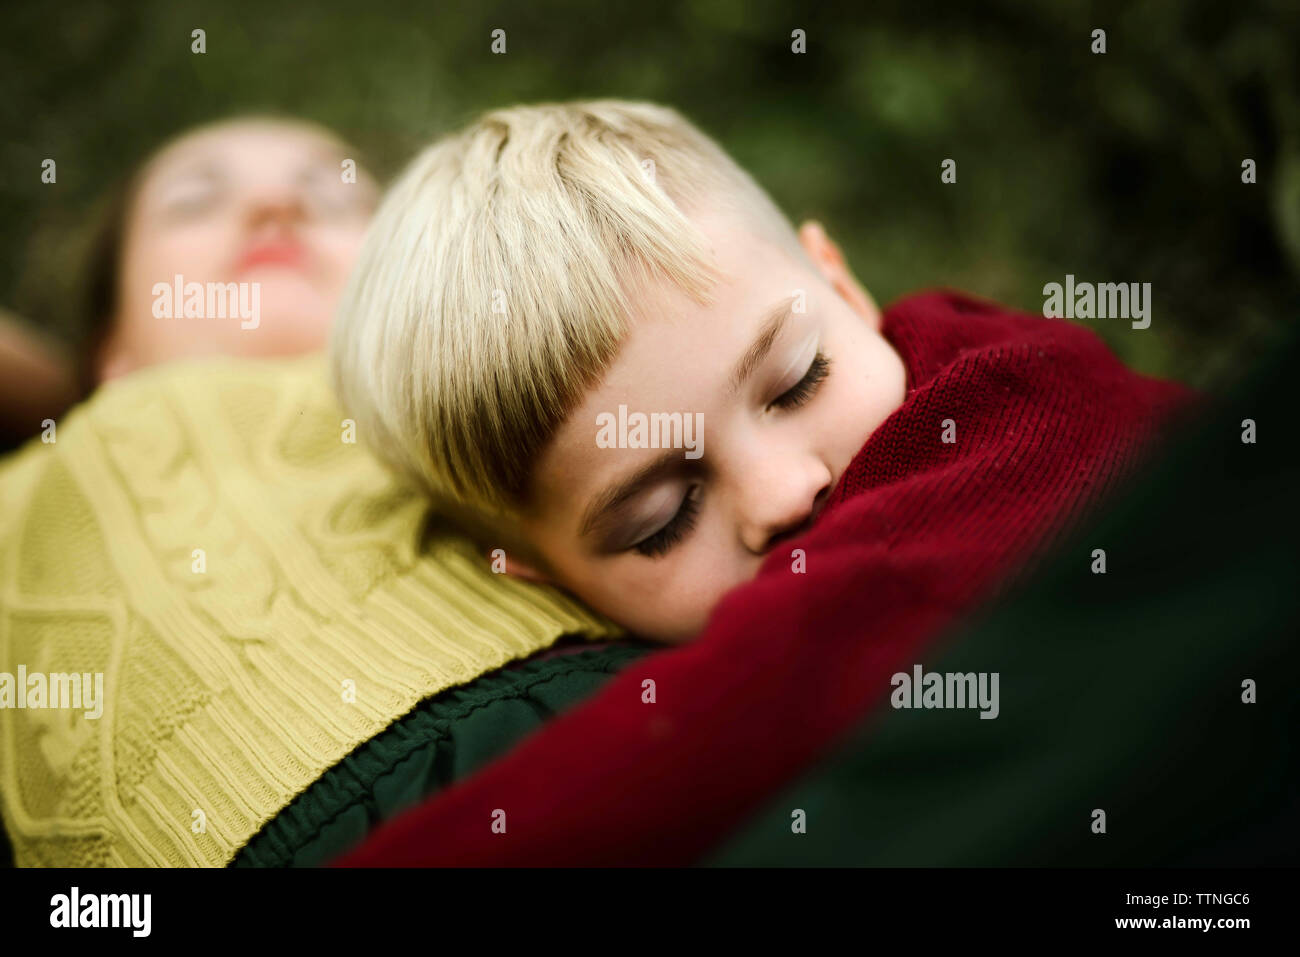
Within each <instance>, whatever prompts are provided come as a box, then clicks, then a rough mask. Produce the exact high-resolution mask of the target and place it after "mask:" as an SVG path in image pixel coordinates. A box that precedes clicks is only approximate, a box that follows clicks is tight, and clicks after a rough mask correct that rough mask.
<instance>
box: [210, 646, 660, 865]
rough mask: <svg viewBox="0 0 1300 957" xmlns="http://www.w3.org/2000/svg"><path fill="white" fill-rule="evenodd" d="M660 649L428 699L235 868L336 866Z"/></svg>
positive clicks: (621, 649)
mask: <svg viewBox="0 0 1300 957" xmlns="http://www.w3.org/2000/svg"><path fill="white" fill-rule="evenodd" d="M655 648H656V646H654V645H651V644H649V643H646V642H641V641H636V640H633V639H624V640H621V641H617V642H610V643H609V644H607V645H604V646H602V647H598V648H592V649H590V650H586V651H581V652H574V653H572V654H566V655H561V656H558V657H554V658H548V659H543V660H530V661H525V662H522V663H521V664H520V665H518V666H517V667H515V668H506V669H501V670H498V671H494V672H492V673H490V674H487V675H484V676H483V677H481V678H478V679H477V680H475V681H472V682H470V683H469V684H466V685H462V686H461V687H458V688H451V689H449V690H447V691H445V692H443V693H441V694H439V695H436V696H434V697H432V698H429V699H427V700H426V701H424V702H422V703H421V704H420V705H419V706H418V707H417V708H415V709H414V710H413V711H412V712H411V713H410V714H408V715H406V717H404V718H402V719H401V720H399V721H397V722H395V723H394V724H393V725H392V726H390V727H389V728H388V729H386V730H385V731H383V732H382V733H381V734H379V735H376V736H375V737H374V738H372V739H371V740H370V741H368V742H366V743H365V744H364V745H362V746H361V747H359V748H358V749H357V750H355V751H354V752H352V753H351V754H350V755H348V756H347V757H346V758H344V759H343V761H342V762H341V763H340V764H338V765H336V766H335V767H333V768H331V769H330V770H328V771H326V772H325V774H323V775H322V776H321V777H320V778H319V779H318V780H317V781H316V782H315V783H314V784H313V785H312V786H311V787H310V788H308V789H307V791H305V792H304V793H303V794H302V795H300V796H299V797H298V798H297V799H296V800H294V801H293V803H292V804H290V805H289V806H288V807H286V808H285V809H284V810H283V811H281V812H280V813H279V814H277V815H276V816H275V817H274V818H273V819H272V820H271V821H269V822H268V823H267V824H266V826H265V827H263V828H262V830H261V831H260V832H258V834H257V835H256V836H255V837H254V838H253V839H252V840H251V841H250V842H249V843H248V844H247V845H245V846H244V848H242V849H241V850H240V851H239V853H238V854H237V855H236V856H235V859H234V860H233V861H232V862H231V866H233V867H288V866H294V867H303V866H315V865H319V864H323V863H326V862H328V861H330V860H333V859H334V858H336V857H338V856H340V855H341V854H343V853H345V852H346V851H348V850H350V849H352V848H353V847H355V846H356V845H357V844H359V843H360V842H361V841H362V840H363V839H364V838H365V837H366V836H367V835H368V834H369V833H370V831H371V830H372V829H373V828H374V827H375V826H376V825H377V824H379V823H381V822H383V821H386V820H389V819H390V818H392V817H394V816H395V815H397V814H399V813H401V812H402V811H404V810H406V809H408V808H410V807H411V806H412V805H414V804H417V803H419V802H420V801H421V800H423V799H424V798H426V797H428V796H429V795H431V794H433V793H435V792H437V791H438V790H440V789H442V788H445V787H446V786H447V785H448V784H450V783H451V782H453V781H456V780H458V779H460V778H462V777H464V776H466V775H467V774H470V773H472V772H473V771H475V770H476V769H478V768H479V767H481V766H483V765H484V764H486V763H487V762H489V761H491V760H492V759H493V758H495V757H498V756H500V755H501V754H504V753H505V752H506V751H508V750H509V749H510V748H511V747H512V746H513V745H515V744H516V743H518V742H519V741H520V740H521V739H522V738H524V737H525V736H526V735H527V734H529V733H530V732H531V731H534V730H536V729H537V728H538V727H540V726H541V725H542V724H543V722H545V721H546V720H547V719H548V718H550V717H551V716H552V715H554V714H556V713H558V712H560V711H562V710H564V709H567V708H569V707H571V706H572V705H574V704H576V703H577V702H579V701H581V700H582V699H584V698H587V697H588V696H590V695H592V694H594V693H595V692H596V691H597V690H599V689H600V687H601V686H602V685H604V684H605V682H607V681H608V680H609V679H610V677H611V676H612V675H613V674H615V673H616V672H617V671H619V670H620V669H621V668H623V667H624V666H626V665H627V664H629V663H630V662H632V661H634V660H636V659H637V658H640V657H642V656H643V655H646V654H649V653H650V652H651V651H653V650H655Z"/></svg>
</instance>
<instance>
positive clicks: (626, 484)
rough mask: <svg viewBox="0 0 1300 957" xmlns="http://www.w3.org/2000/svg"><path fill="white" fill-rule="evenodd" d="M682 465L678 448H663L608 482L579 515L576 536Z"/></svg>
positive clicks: (581, 534)
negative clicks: (617, 479)
mask: <svg viewBox="0 0 1300 957" xmlns="http://www.w3.org/2000/svg"><path fill="white" fill-rule="evenodd" d="M681 465H682V453H681V450H680V449H667V450H665V451H664V453H663V454H662V455H660V456H659V457H658V458H657V459H654V460H652V461H650V462H647V463H646V464H645V465H643V466H642V467H641V468H639V469H637V470H636V471H635V472H633V473H632V474H631V475H630V476H628V478H626V479H624V480H623V481H622V482H619V483H618V484H617V485H611V486H610V487H609V488H607V489H605V491H603V492H601V493H600V494H599V495H598V496H596V498H594V499H593V500H592V502H591V504H590V505H588V506H587V510H586V512H584V513H583V516H582V526H581V528H580V529H579V531H578V534H579V536H583V535H587V534H588V533H589V532H591V530H592V529H593V528H595V527H596V526H597V525H599V524H600V523H601V522H602V521H603V520H604V519H606V518H607V517H608V516H609V515H610V513H611V512H613V511H614V510H615V509H617V508H618V507H619V506H620V505H623V504H624V503H626V502H627V501H628V500H629V499H631V498H632V497H633V496H635V495H637V494H638V493H640V492H643V491H645V490H646V489H647V488H649V487H650V486H651V485H654V484H655V482H658V481H659V480H660V479H662V478H663V477H664V476H665V475H668V474H670V473H672V472H675V471H677V470H678V469H679V468H681Z"/></svg>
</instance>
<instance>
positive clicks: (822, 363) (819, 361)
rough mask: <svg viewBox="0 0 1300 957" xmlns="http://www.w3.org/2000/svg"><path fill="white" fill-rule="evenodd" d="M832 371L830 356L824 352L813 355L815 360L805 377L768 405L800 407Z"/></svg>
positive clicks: (779, 407) (784, 407)
mask: <svg viewBox="0 0 1300 957" xmlns="http://www.w3.org/2000/svg"><path fill="white" fill-rule="evenodd" d="M830 371H831V360H830V357H829V356H827V355H826V354H825V353H823V352H818V353H817V354H816V355H815V356H813V360H812V362H811V363H810V364H809V366H808V371H807V372H805V373H804V376H803V378H802V379H800V380H799V381H798V382H796V383H795V384H794V385H792V386H791V387H790V388H788V389H786V390H785V391H784V392H782V393H781V394H780V395H779V396H777V397H776V398H775V399H773V400H772V403H771V405H770V406H768V407H769V408H771V406H776V407H777V408H778V409H797V408H799V406H801V405H803V404H804V403H805V402H807V401H808V400H809V399H811V398H812V397H813V395H814V394H815V393H816V392H817V389H818V388H819V387H820V386H821V384H822V382H824V381H825V380H826V377H827V376H828V375H830Z"/></svg>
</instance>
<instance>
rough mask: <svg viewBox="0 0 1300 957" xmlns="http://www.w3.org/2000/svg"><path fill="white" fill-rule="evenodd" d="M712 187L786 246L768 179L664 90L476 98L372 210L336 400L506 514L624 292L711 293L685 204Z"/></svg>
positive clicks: (604, 354) (585, 375)
mask: <svg viewBox="0 0 1300 957" xmlns="http://www.w3.org/2000/svg"><path fill="white" fill-rule="evenodd" d="M705 206H708V207H710V208H724V209H725V208H731V209H734V210H735V211H737V212H740V213H743V214H746V215H748V216H749V218H750V221H751V222H757V223H759V224H761V225H762V226H763V227H764V228H766V229H767V230H768V231H769V232H774V233H775V235H776V236H777V237H778V241H780V242H789V243H790V244H792V245H793V248H796V249H797V248H798V243H797V241H796V240H795V238H794V231H793V229H792V228H791V226H790V224H789V222H788V220H786V219H785V217H784V216H783V215H782V214H781V212H780V211H779V210H778V209H777V208H776V206H775V205H774V204H773V203H772V201H771V200H770V199H769V198H768V197H767V195H766V194H765V193H764V192H763V190H762V189H761V188H760V187H759V186H758V185H757V184H755V183H754V181H753V180H752V179H751V178H750V177H749V176H748V174H746V173H745V172H744V171H743V170H742V169H741V168H740V167H739V166H737V165H736V164H735V163H734V162H733V161H732V160H731V159H730V158H729V157H728V156H727V155H726V154H725V153H724V152H723V151H722V150H721V149H720V148H719V147H718V146H717V145H716V144H715V143H714V142H713V141H712V140H710V139H709V138H708V137H707V136H705V135H704V134H703V133H701V132H700V131H699V130H697V129H696V128H695V127H693V126H692V125H691V124H690V123H688V122H687V121H686V120H685V119H683V118H682V117H681V116H680V115H678V114H677V113H676V112H674V111H672V110H670V109H666V108H664V107H660V106H655V105H651V104H645V103H629V102H620V101H589V102H576V103H563V104H543V105H538V106H527V107H514V108H510V109H503V110H496V111H493V112H489V113H487V114H485V115H483V116H482V117H481V118H480V119H478V120H477V121H476V122H474V123H473V124H471V125H470V126H469V127H468V128H466V129H465V130H463V131H461V132H459V133H456V134H453V135H451V136H448V137H446V138H444V139H442V140H440V141H439V142H437V143H435V144H434V145H433V146H431V147H429V148H428V149H426V150H425V151H424V152H423V153H421V154H420V155H419V156H418V157H416V159H415V160H414V161H413V162H412V163H411V165H410V166H409V167H408V168H407V169H406V171H405V172H404V173H403V174H402V175H401V177H400V178H399V179H398V181H397V182H396V184H395V185H394V186H393V187H392V189H391V190H390V191H389V192H388V194H387V196H386V197H385V199H384V201H383V202H382V204H381V205H380V208H379V211H378V213H377V214H376V215H375V218H374V220H373V221H372V223H371V226H370V230H369V232H368V234H367V236H366V239H365V242H364V243H363V246H362V249H361V252H360V255H359V261H358V263H357V266H356V267H355V269H354V271H353V273H352V277H351V279H350V281H349V283H348V287H347V289H346V291H345V293H344V295H343V299H342V302H341V305H340V308H339V313H338V318H337V321H336V324H335V329H334V333H333V341H332V349H333V364H334V377H335V386H336V388H337V390H338V394H339V397H340V400H341V401H342V403H343V407H344V408H345V410H346V411H347V414H348V415H349V416H351V417H352V418H354V419H355V420H356V423H357V428H358V431H359V432H360V433H361V434H362V435H363V436H364V437H365V441H367V442H368V443H369V444H370V445H371V447H372V448H374V450H375V451H376V452H377V453H378V454H379V455H380V456H381V457H383V458H384V459H386V460H387V461H388V462H390V463H391V464H392V465H393V466H394V467H396V468H398V469H400V470H402V471H404V472H406V473H408V474H409V475H411V476H412V477H414V478H415V479H417V480H418V481H419V482H421V483H422V484H423V485H424V486H425V487H426V488H427V489H428V490H429V491H430V492H431V493H432V494H433V495H434V496H435V497H436V498H438V499H440V500H442V501H443V503H444V504H447V505H451V506H454V507H460V508H461V509H466V508H468V509H469V510H472V511H477V512H480V513H486V514H487V515H497V516H501V515H509V514H511V513H512V512H514V511H516V510H517V509H518V508H520V507H521V505H522V504H523V502H524V500H525V499H526V497H527V494H528V489H529V481H530V473H531V470H532V468H533V466H534V464H535V461H536V458H537V456H538V454H539V453H540V452H541V450H542V448H543V447H544V445H545V444H546V442H547V441H548V440H549V439H550V437H551V436H552V435H553V434H554V432H555V431H556V429H557V428H558V427H559V426H560V424H561V423H562V422H563V421H564V420H565V418H566V417H567V416H568V414H569V413H570V412H571V411H572V409H573V408H574V407H575V406H576V405H577V404H578V402H579V400H580V399H581V396H582V395H583V393H584V392H585V391H586V390H587V389H589V388H591V387H592V386H594V385H595V384H597V382H598V381H599V379H600V377H601V375H602V373H603V371H604V370H605V369H606V367H607V366H608V365H609V363H610V361H611V360H612V359H613V357H614V355H615V354H616V352H617V351H618V347H619V344H620V342H621V341H622V339H623V336H624V333H625V329H626V322H627V316H628V311H629V310H628V300H627V296H628V293H629V291H630V290H635V289H636V288H638V286H639V283H641V282H643V281H645V280H647V279H650V278H660V279H667V280H668V281H669V282H671V283H673V284H674V285H676V286H677V287H679V288H680V289H682V290H683V291H684V292H686V293H687V294H688V295H690V296H691V297H692V298H694V299H695V300H696V301H698V302H702V303H706V302H708V301H709V290H710V288H711V286H712V285H713V283H714V282H715V281H716V279H717V273H716V270H715V267H714V266H713V261H712V255H711V253H710V251H709V246H708V243H707V242H706V240H705V238H704V236H703V235H702V234H701V232H700V231H699V229H698V228H697V227H696V226H695V225H694V224H693V223H692V222H691V221H690V220H689V219H688V218H687V216H686V212H685V211H691V210H697V209H700V208H703V207H705Z"/></svg>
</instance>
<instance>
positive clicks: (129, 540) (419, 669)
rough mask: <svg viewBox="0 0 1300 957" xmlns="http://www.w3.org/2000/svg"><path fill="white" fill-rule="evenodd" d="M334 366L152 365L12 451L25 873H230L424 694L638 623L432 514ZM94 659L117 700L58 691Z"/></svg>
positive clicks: (5, 668)
mask: <svg viewBox="0 0 1300 957" xmlns="http://www.w3.org/2000/svg"><path fill="white" fill-rule="evenodd" d="M325 371H326V367H325V363H324V360H323V358H322V357H318V356H313V357H309V358H307V359H294V360H280V361H235V360H211V361H204V362H189V363H180V364H174V365H170V366H164V367H159V368H156V369H151V370H147V371H144V372H141V373H138V374H136V375H134V376H131V377H128V378H127V379H124V380H120V381H118V382H116V383H112V384H110V385H108V386H105V387H104V388H102V389H101V390H100V391H99V392H98V393H97V394H96V395H95V397H94V398H93V399H92V400H90V401H89V402H87V403H85V404H83V405H81V406H79V407H78V408H77V409H76V410H74V411H73V412H72V413H71V414H69V415H68V416H67V417H66V418H65V419H64V420H62V421H60V422H59V423H57V425H56V427H55V428H56V431H55V433H54V435H53V438H54V441H53V442H45V441H42V440H41V439H39V438H38V439H36V440H33V441H32V442H30V443H29V444H28V445H27V446H25V447H24V448H23V449H21V450H20V451H19V452H17V453H15V454H13V455H11V456H10V457H8V458H7V459H5V460H4V461H3V462H0V807H2V808H3V818H4V825H5V827H6V828H7V830H8V832H9V835H10V837H11V840H12V841H13V845H14V851H15V855H16V858H17V862H18V863H19V864H20V865H60V866H78V867H80V866H93V865H110V866H123V865H125V866H136V865H144V866H149V865H162V866H184V865H224V864H226V863H227V862H229V861H230V859H231V858H232V857H233V856H234V854H235V852H236V851H237V850H238V849H239V848H240V847H241V846H243V845H244V844H245V843H246V842H247V841H248V840H249V838H251V837H252V836H253V835H254V834H255V833H256V832H257V830H258V829H259V828H260V827H261V826H262V825H263V824H264V823H265V822H266V821H268V820H269V819H270V818H271V817H273V816H274V815H275V814H276V813H277V812H278V811H279V810H280V809H281V808H283V807H284V806H285V805H286V804H288V803H289V802H290V801H291V800H292V799H293V798H294V797H295V796H296V795H298V794H299V793H301V792H302V791H303V790H304V789H305V788H306V787H307V786H308V785H309V784H310V783H311V782H312V781H314V780H315V779H316V778H317V777H318V776H319V775H320V774H321V773H322V772H323V771H324V770H325V769H327V768H329V767H330V766H332V765H334V764H336V763H337V762H338V761H340V760H341V759H342V758H343V757H344V756H345V755H346V754H347V753H348V752H349V751H351V750H352V749H353V748H355V747H356V746H357V745H358V744H360V743H362V742H364V741H366V740H367V739H369V738H370V737H372V736H374V735H375V734H377V733H378V732H380V731H381V730H383V729H384V728H385V727H386V726H387V725H388V724H390V723H391V722H393V721H394V720H396V719H397V718H399V717H401V716H402V715H403V714H405V713H406V712H408V711H410V710H411V708H413V707H414V706H415V705H416V704H417V703H418V702H419V701H420V700H421V699H423V698H425V697H427V696H429V695H432V694H434V693H436V692H438V691H441V690H443V689H445V688H448V687H450V686H452V685H456V684H460V683H463V682H466V681H469V680H471V679H473V678H474V677H476V676H478V675H480V674H483V673H484V672H486V671H489V670H491V669H494V668H497V667H500V666H501V665H504V664H506V663H507V662H509V661H511V660H512V659H517V658H521V657H524V656H527V655H529V654H531V653H532V652H535V651H537V650H539V649H542V648H544V647H546V646H547V645H549V644H551V643H553V642H554V641H555V640H556V638H558V637H559V636H560V635H561V634H564V633H573V632H578V633H582V634H585V635H587V636H588V637H591V638H605V637H612V636H614V635H615V634H617V632H616V630H615V629H614V627H613V626H612V625H610V624H609V623H608V622H605V621H603V620H601V619H599V618H597V617H595V616H594V615H592V614H591V613H590V612H588V611H586V610H585V609H584V608H582V607H581V606H580V605H578V604H577V603H575V602H573V601H572V600H570V599H568V598H566V597H564V596H562V595H561V594H560V593H558V592H556V591H553V590H550V589H543V588H539V587H536V586H531V585H527V584H525V583H522V582H519V581H517V580H514V579H510V578H507V577H506V576H504V575H494V574H492V572H491V570H490V568H489V564H488V561H487V559H486V556H483V555H481V554H480V553H479V552H478V551H477V550H476V549H475V548H473V547H472V546H471V545H470V544H469V543H468V542H467V541H465V540H463V539H461V538H459V537H456V536H453V535H451V534H449V533H447V532H445V531H440V530H439V529H438V527H437V524H436V522H427V521H426V519H428V518H429V515H428V509H427V506H426V503H425V500H424V499H423V498H422V497H421V496H420V495H419V494H418V493H416V492H415V491H413V490H412V489H409V488H407V487H405V486H404V485H402V484H400V483H399V482H397V481H396V480H394V479H393V478H391V477H390V476H389V474H388V473H387V472H386V471H385V470H384V469H383V468H382V467H381V466H380V465H379V464H378V463H377V462H376V461H374V460H373V459H372V458H371V457H370V456H369V455H367V453H366V452H365V451H364V444H363V442H361V441H360V437H358V440H357V441H356V442H349V441H346V439H347V438H348V436H347V434H346V426H345V424H344V420H343V415H342V413H341V412H340V411H339V409H338V408H337V407H336V406H335V405H334V400H333V398H332V396H331V394H330V391H329V389H328V385H327V379H326V375H325ZM47 431H48V430H47ZM47 437H48V436H47ZM426 527H428V528H429V529H431V530H430V531H428V533H427V534H426V533H425V532H426ZM20 669H21V670H22V672H25V675H24V677H25V684H24V686H23V687H19V686H18V678H19V675H20ZM73 673H76V674H77V675H79V676H81V677H83V678H84V688H85V691H86V693H87V694H89V695H93V684H94V679H93V676H95V675H102V676H103V678H102V688H103V700H102V701H101V702H99V706H100V707H102V715H100V716H99V717H95V716H94V711H93V708H92V707H91V706H90V705H91V702H89V701H88V700H82V701H81V702H80V705H81V707H66V706H65V707H59V708H54V707H50V706H49V705H51V704H55V703H59V704H65V705H66V704H67V703H68V701H67V696H68V693H69V691H70V685H69V681H68V679H66V678H64V679H61V678H59V677H58V676H60V675H71V674H73ZM60 683H62V690H63V692H64V697H63V698H61V699H60V700H59V701H57V702H56V701H55V700H54V698H55V694H54V690H55V688H56V686H58V685H59V684H60ZM6 691H8V692H9V695H8V697H7V698H6ZM38 692H40V693H39V694H38ZM42 699H43V700H42Z"/></svg>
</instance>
